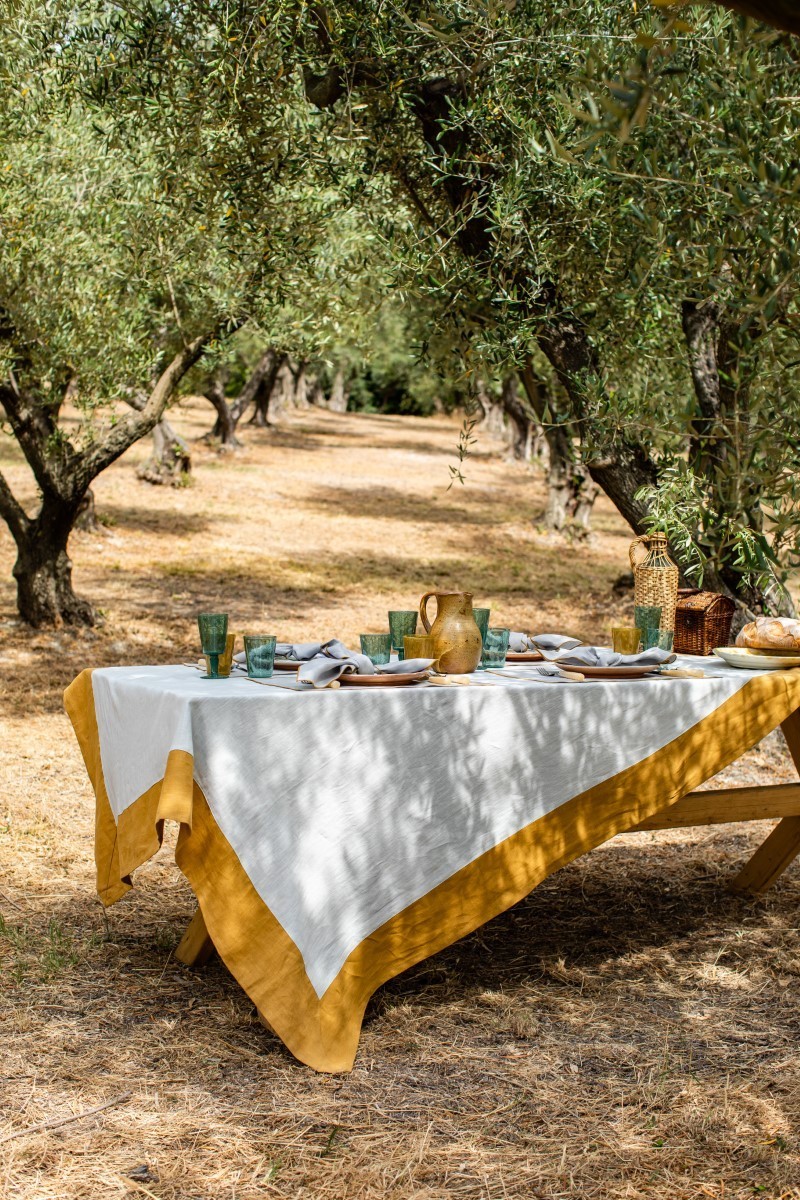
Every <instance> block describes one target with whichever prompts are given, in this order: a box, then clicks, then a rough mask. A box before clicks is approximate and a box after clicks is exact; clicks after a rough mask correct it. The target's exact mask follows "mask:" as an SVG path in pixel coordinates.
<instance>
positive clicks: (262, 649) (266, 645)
mask: <svg viewBox="0 0 800 1200" xmlns="http://www.w3.org/2000/svg"><path fill="white" fill-rule="evenodd" d="M277 644H278V639H277V637H255V636H252V637H251V636H250V635H248V634H245V638H244V654H245V658H246V659H247V674H248V675H249V676H250V678H251V679H271V678H272V673H273V671H274V670H275V647H276V645H277Z"/></svg>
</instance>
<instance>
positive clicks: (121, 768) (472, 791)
mask: <svg viewBox="0 0 800 1200" xmlns="http://www.w3.org/2000/svg"><path fill="white" fill-rule="evenodd" d="M688 661H691V664H692V665H695V666H696V665H698V664H701V665H702V666H703V667H704V668H705V670H706V672H707V675H708V677H707V678H705V679H674V680H668V679H660V678H651V679H639V680H624V681H623V680H614V681H599V680H595V681H591V682H590V681H586V682H585V683H583V684H567V683H564V684H559V683H555V682H553V681H551V680H545V679H542V678H541V677H538V678H537V677H536V676H535V675H534V674H532V673H531V672H530V670H526V669H525V668H524V667H518V668H513V669H509V670H510V671H511V673H512V674H513V675H514V676H515V678H513V679H512V678H508V677H504V676H499V675H493V676H491V677H489V676H488V675H483V674H482V673H479V674H477V675H476V676H475V677H474V681H475V682H474V685H473V686H470V687H453V688H435V687H427V686H416V687H408V688H386V689H367V688H363V689H359V688H344V687H343V688H341V689H339V690H338V691H315V690H313V689H311V688H303V689H302V691H301V690H299V689H298V685H297V684H296V683H295V682H293V681H292V680H291V679H278V677H277V676H276V677H275V679H274V683H275V684H276V685H282V686H257V685H256V684H255V683H254V682H252V681H250V680H248V679H246V678H243V677H234V678H230V679H223V680H209V679H205V678H203V677H202V676H201V674H200V673H199V672H197V671H194V670H187V669H186V668H184V667H180V666H166V667H110V668H100V669H96V670H95V671H93V672H92V687H93V692H94V700H95V711H96V716H97V726H98V732H99V739H100V753H101V759H102V767H103V774H104V778H105V784H106V789H107V792H108V796H109V800H110V803H111V807H112V810H113V813H114V817H115V819H116V820H118V819H119V816H120V814H121V813H122V812H123V811H124V810H125V809H126V808H127V807H128V806H129V805H131V804H132V803H133V802H134V801H135V800H136V799H137V798H138V797H139V796H141V795H142V794H143V793H144V792H146V791H147V789H148V788H150V787H152V786H153V785H154V784H156V783H157V782H158V781H159V780H160V779H161V778H162V777H163V775H164V770H165V766H166V762H167V758H168V755H169V753H170V751H172V750H184V751H187V752H188V753H189V754H191V755H192V757H193V762H194V777H195V780H196V782H197V784H198V785H199V786H200V788H201V789H202V791H203V793H204V795H205V797H206V800H207V802H208V805H209V808H210V809H211V812H212V813H213V816H214V819H215V820H216V822H217V824H218V826H219V828H220V830H221V831H222V833H223V834H224V836H225V838H226V839H227V841H228V842H229V844H230V845H231V847H232V848H233V850H234V852H235V853H236V855H237V857H238V859H239V861H240V862H241V864H242V866H243V868H244V870H245V872H246V873H247V875H248V877H249V879H250V881H251V882H252V884H253V886H254V888H255V890H256V891H257V892H258V895H259V896H260V897H261V899H262V900H263V902H264V903H265V904H266V905H267V907H268V908H269V909H270V911H271V912H272V913H273V915H274V916H275V917H276V919H277V920H278V921H279V922H280V924H281V925H282V926H283V928H284V930H285V931H286V933H287V934H288V935H289V937H290V938H291V939H292V941H293V942H294V943H295V945H296V946H297V948H298V950H299V952H300V954H301V955H302V958H303V962H304V965H305V969H306V972H307V974H308V977H309V979H310V981H311V983H312V985H313V987H314V990H315V992H316V994H317V996H319V997H322V996H323V995H324V993H325V991H326V989H327V988H328V987H329V985H330V983H331V981H332V980H333V979H335V977H336V975H337V974H338V972H339V971H340V969H341V967H342V964H343V963H344V962H345V960H346V959H347V957H348V955H349V954H350V953H351V951H352V950H353V949H354V948H355V947H356V946H358V945H359V943H360V942H362V941H363V939H364V938H366V937H368V936H369V934H370V933H372V932H373V931H374V930H376V929H377V928H378V927H379V926H381V925H382V924H383V923H384V922H385V921H386V920H388V919H389V918H390V917H392V916H394V915H396V914H397V913H399V912H401V911H402V910H403V909H405V908H406V907H407V906H408V905H410V904H411V903H413V902H414V901H415V900H417V899H419V898H420V897H421V896H424V895H425V894H426V893H428V892H429V891H431V889H432V888H434V887H436V886H437V885H438V884H440V883H441V882H443V881H444V880H445V879H448V878H450V877H451V876H452V875H453V874H455V872H456V871H458V870H459V869H460V868H461V867H463V866H465V865H466V864H468V863H470V862H472V861H474V860H475V859H477V858H478V857H479V856H480V855H482V854H484V853H485V852H486V851H487V850H489V849H491V848H492V847H493V846H496V845H498V844H499V843H500V842H502V841H503V840H504V839H506V838H508V837H509V836H511V835H512V834H514V833H516V832H517V831H519V830H520V829H522V828H524V827H525V826H527V825H528V824H530V823H531V822H532V821H535V820H536V819H537V818H539V817H541V816H543V815H544V814H545V813H547V812H549V811H551V810H552V809H554V808H556V807H558V806H559V805H561V804H563V803H565V802H566V801H567V800H570V799H571V798H573V797H574V796H577V795H579V794H581V793H583V792H585V791H587V790H588V789H589V788H591V787H593V786H595V785H596V784H598V783H601V782H603V781H604V780H607V779H610V778H611V777H612V776H614V775H616V774H618V773H619V772H621V771H623V770H625V769H626V768H627V767H629V766H632V765H633V764H635V763H637V762H640V761H641V760H643V759H645V758H647V757H648V756H649V755H650V754H652V753H653V752H654V751H656V750H659V749H661V748H662V747H664V746H666V745H667V744H668V743H669V742H671V741H672V740H673V739H674V738H676V737H678V736H679V735H680V734H681V733H684V732H685V731H686V730H688V729H689V728H690V727H691V726H693V725H695V724H696V723H697V722H698V721H700V720H701V719H702V718H703V717H705V716H707V715H708V714H710V713H711V712H713V711H714V710H715V709H716V708H718V707H719V706H720V705H721V704H723V703H724V702H725V701H726V700H727V699H729V698H730V697H731V696H733V695H734V694H735V693H736V692H738V691H739V689H740V688H741V687H742V686H743V685H744V684H745V683H747V682H748V680H749V679H751V678H752V677H753V674H754V673H753V672H749V671H739V670H735V669H732V668H727V667H725V666H723V665H722V664H720V663H719V660H718V659H716V658H714V659H692V660H688ZM678 665H679V664H678ZM271 682H273V681H271Z"/></svg>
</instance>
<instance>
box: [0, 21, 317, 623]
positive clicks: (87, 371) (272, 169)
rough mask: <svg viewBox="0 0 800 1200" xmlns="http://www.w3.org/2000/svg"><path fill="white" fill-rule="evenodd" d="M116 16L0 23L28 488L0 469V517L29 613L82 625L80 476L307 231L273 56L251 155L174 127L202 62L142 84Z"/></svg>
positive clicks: (250, 298)
mask: <svg viewBox="0 0 800 1200" xmlns="http://www.w3.org/2000/svg"><path fill="white" fill-rule="evenodd" d="M122 16H124V14H122V15H121V10H119V9H112V8H111V7H110V6H105V5H102V4H99V3H98V4H97V5H90V4H87V5H84V6H82V7H81V8H80V11H78V9H77V7H76V6H71V5H65V6H64V7H63V10H62V8H61V7H60V6H59V5H58V4H53V5H49V6H46V7H45V9H44V12H43V13H42V12H40V10H39V9H38V8H37V7H36V6H34V5H27V4H25V3H21V4H19V5H17V6H16V8H15V12H14V16H13V19H12V18H9V19H8V20H7V21H6V22H5V24H4V28H3V30H2V32H0V405H2V409H1V410H0V413H1V414H2V418H3V420H2V429H3V431H4V432H5V433H6V434H10V435H11V436H12V437H13V438H15V439H16V442H17V445H18V447H19V449H20V450H21V451H22V454H23V455H24V458H25V460H26V462H27V464H28V466H29V468H30V470H31V472H32V474H33V477H34V480H35V484H36V489H37V493H38V500H37V502H36V504H35V506H34V507H33V508H32V509H31V510H29V509H28V508H27V507H26V506H25V505H23V503H21V501H20V500H19V499H18V498H16V497H15V495H14V494H13V492H12V489H11V487H10V486H9V484H8V481H7V479H6V478H5V477H4V476H2V475H0V516H2V518H3V519H4V521H5V523H6V525H7V526H8V529H9V531H10V533H11V535H12V537H13V539H14V541H15V543H16V548H17V560H16V563H15V566H14V576H15V578H16V582H17V592H18V604H19V611H20V614H21V615H22V617H23V618H24V619H25V620H27V621H29V622H30V623H31V624H34V625H42V624H51V623H55V624H58V623H60V622H72V623H91V622H92V621H93V619H94V612H93V608H92V605H91V603H90V602H89V601H88V600H84V599H80V598H79V597H77V596H76V595H75V593H74V591H73V587H72V581H71V564H70V560H69V556H68V549H67V548H68V539H69V535H70V531H71V529H72V527H73V523H74V521H75V518H76V514H77V513H78V511H79V509H80V506H81V503H82V501H83V500H84V497H85V495H86V492H87V489H88V488H89V485H90V484H91V482H92V480H93V479H95V478H96V476H97V475H98V474H99V473H100V472H101V471H103V470H104V469H105V468H106V467H108V466H109V465H110V464H111V463H113V462H114V461H115V459H117V458H118V457H119V456H120V455H121V454H123V453H124V452H125V451H126V450H127V449H128V447H130V446H131V445H132V444H133V443H134V442H135V441H137V440H138V439H139V438H141V437H142V436H144V435H145V434H146V433H148V432H149V431H150V430H151V429H153V427H154V426H155V425H156V423H157V422H158V421H159V419H160V418H161V416H162V414H163V413H164V410H165V408H166V406H167V405H168V403H169V401H170V399H171V397H172V396H173V395H174V394H175V392H176V389H178V388H179V386H180V384H181V381H182V380H183V379H184V377H185V376H186V374H187V372H188V371H189V370H190V369H191V368H192V367H193V366H194V364H195V363H197V361H198V359H199V358H200V357H201V356H202V355H203V354H205V353H207V352H208V351H209V350H210V349H216V348H217V347H218V345H219V344H220V342H221V341H223V340H224V338H225V337H226V336H227V335H228V334H229V333H230V332H231V331H232V330H234V329H235V328H237V327H239V326H240V325H241V324H242V323H243V322H244V321H245V320H246V319H248V318H249V317H250V316H251V315H253V314H254V313H257V312H258V311H259V309H260V307H261V306H263V305H264V304H274V303H277V302H279V299H280V293H281V288H282V286H283V284H282V279H283V272H284V269H285V268H286V266H287V264H292V265H293V264H294V263H295V261H296V259H297V256H298V254H302V253H303V248H304V246H305V245H306V242H307V239H309V238H311V237H312V231H313V227H314V226H313V219H310V218H309V215H308V212H307V209H306V207H305V206H304V204H303V197H302V195H300V196H298V194H297V192H296V191H295V190H293V183H294V179H295V173H294V169H293V165H292V164H293V162H295V161H296V159H295V158H293V155H294V153H295V147H296V145H298V144H299V142H300V137H299V133H298V131H299V130H301V128H302V122H296V123H294V124H293V122H292V118H291V113H290V111H289V110H290V107H291V104H292V103H293V101H294V97H293V95H292V88H291V84H290V83H288V82H287V81H286V80H281V77H280V73H279V71H278V69H277V68H278V67H279V65H280V64H279V61H278V59H276V58H275V56H274V55H273V61H272V63H271V66H272V68H273V70H272V75H273V80H274V82H273V83H272V84H271V85H266V84H265V87H264V89H263V90H262V92H261V101H262V103H263V104H264V106H265V109H264V113H263V114H262V117H261V120H260V122H259V125H258V138H259V143H258V159H257V161H254V159H253V154H252V145H251V143H250V140H249V139H250V136H251V135H252V131H250V132H249V133H248V134H245V133H244V132H243V131H242V130H241V129H240V128H238V127H237V126H236V125H235V124H234V123H232V122H229V121H226V119H225V117H224V115H223V117H222V118H221V119H217V115H216V114H215V113H213V112H209V113H206V114H203V115H202V116H201V119H200V120H198V121H195V122H194V123H193V125H192V128H191V130H189V131H187V130H186V128H185V127H184V125H183V114H182V110H181V103H182V102H183V101H184V100H185V99H186V95H187V91H188V89H189V87H190V81H189V75H190V71H191V70H193V69H195V68H196V66H197V62H196V61H192V62H191V63H190V66H189V67H188V68H187V70H186V71H185V72H184V73H183V75H177V76H176V77H175V79H174V83H173V90H172V91H171V92H170V90H169V89H166V88H160V89H159V92H158V95H157V96H154V95H153V94H152V93H151V92H149V91H148V90H147V88H146V87H142V86H140V84H141V82H142V79H144V80H145V82H147V81H148V80H149V79H150V76H149V68H148V64H147V61H146V60H145V59H143V58H141V57H139V58H136V56H135V55H132V56H131V57H130V59H129V60H128V61H126V60H125V59H124V56H122V55H116V56H115V55H114V54H113V52H112V51H110V49H109V36H110V35H109V21H111V32H113V35H114V36H115V37H118V38H120V39H123V40H124V36H125V29H124V22H122ZM78 18H80V19H78ZM121 22H122V23H121ZM211 41H212V42H213V38H212V39H211ZM209 44H210V43H209V41H208V39H206V41H205V47H206V49H208V47H209ZM273 44H274V43H273ZM195 49H196V51H197V53H198V54H199V53H201V52H202V50H203V47H202V46H200V47H195ZM209 52H210V51H209ZM105 62H108V63H110V64H113V69H114V70H115V71H117V72H118V75H117V76H116V77H115V79H116V84H115V86H114V87H110V86H109V77H107V76H105V75H103V73H102V69H101V68H102V64H103V63H105ZM98 64H99V65H98ZM265 68H266V64H265ZM148 86H149V85H148ZM126 89H127V90H126ZM134 93H135V94H136V95H137V96H139V97H140V98H142V102H141V103H136V104H134V103H131V102H130V95H132V94H134ZM223 165H224V167H225V169H224V170H222V169H221V168H222V166H223ZM301 210H302V216H303V219H302V221H300V219H299V216H298V214H299V213H300V212H301ZM132 398H134V399H135V400H136V403H135V405H134V406H133V407H132V406H131V404H130V403H128V401H129V400H131V399H132Z"/></svg>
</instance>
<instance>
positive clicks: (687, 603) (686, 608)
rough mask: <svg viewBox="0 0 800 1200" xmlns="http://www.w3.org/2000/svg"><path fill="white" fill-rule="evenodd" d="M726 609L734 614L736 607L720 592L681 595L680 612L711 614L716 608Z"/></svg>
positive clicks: (679, 600) (679, 597)
mask: <svg viewBox="0 0 800 1200" xmlns="http://www.w3.org/2000/svg"><path fill="white" fill-rule="evenodd" d="M718 607H719V608H725V609H729V610H730V611H731V612H733V610H734V608H735V607H736V605H735V604H734V603H733V601H732V600H731V599H729V597H728V596H723V595H721V593H720V592H694V593H693V594H692V595H689V596H686V595H683V596H681V595H679V596H678V604H677V609H678V611H679V612H710V611H711V609H714V608H718Z"/></svg>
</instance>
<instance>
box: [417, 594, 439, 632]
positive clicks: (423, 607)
mask: <svg viewBox="0 0 800 1200" xmlns="http://www.w3.org/2000/svg"><path fill="white" fill-rule="evenodd" d="M435 595H436V592H426V593H425V595H424V596H423V597H422V599H421V600H420V602H419V615H420V619H421V620H422V624H423V625H424V626H425V632H426V633H430V631H431V623H430V621H429V620H428V613H427V611H426V609H427V604H428V601H429V600H430V598H431V596H435Z"/></svg>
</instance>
